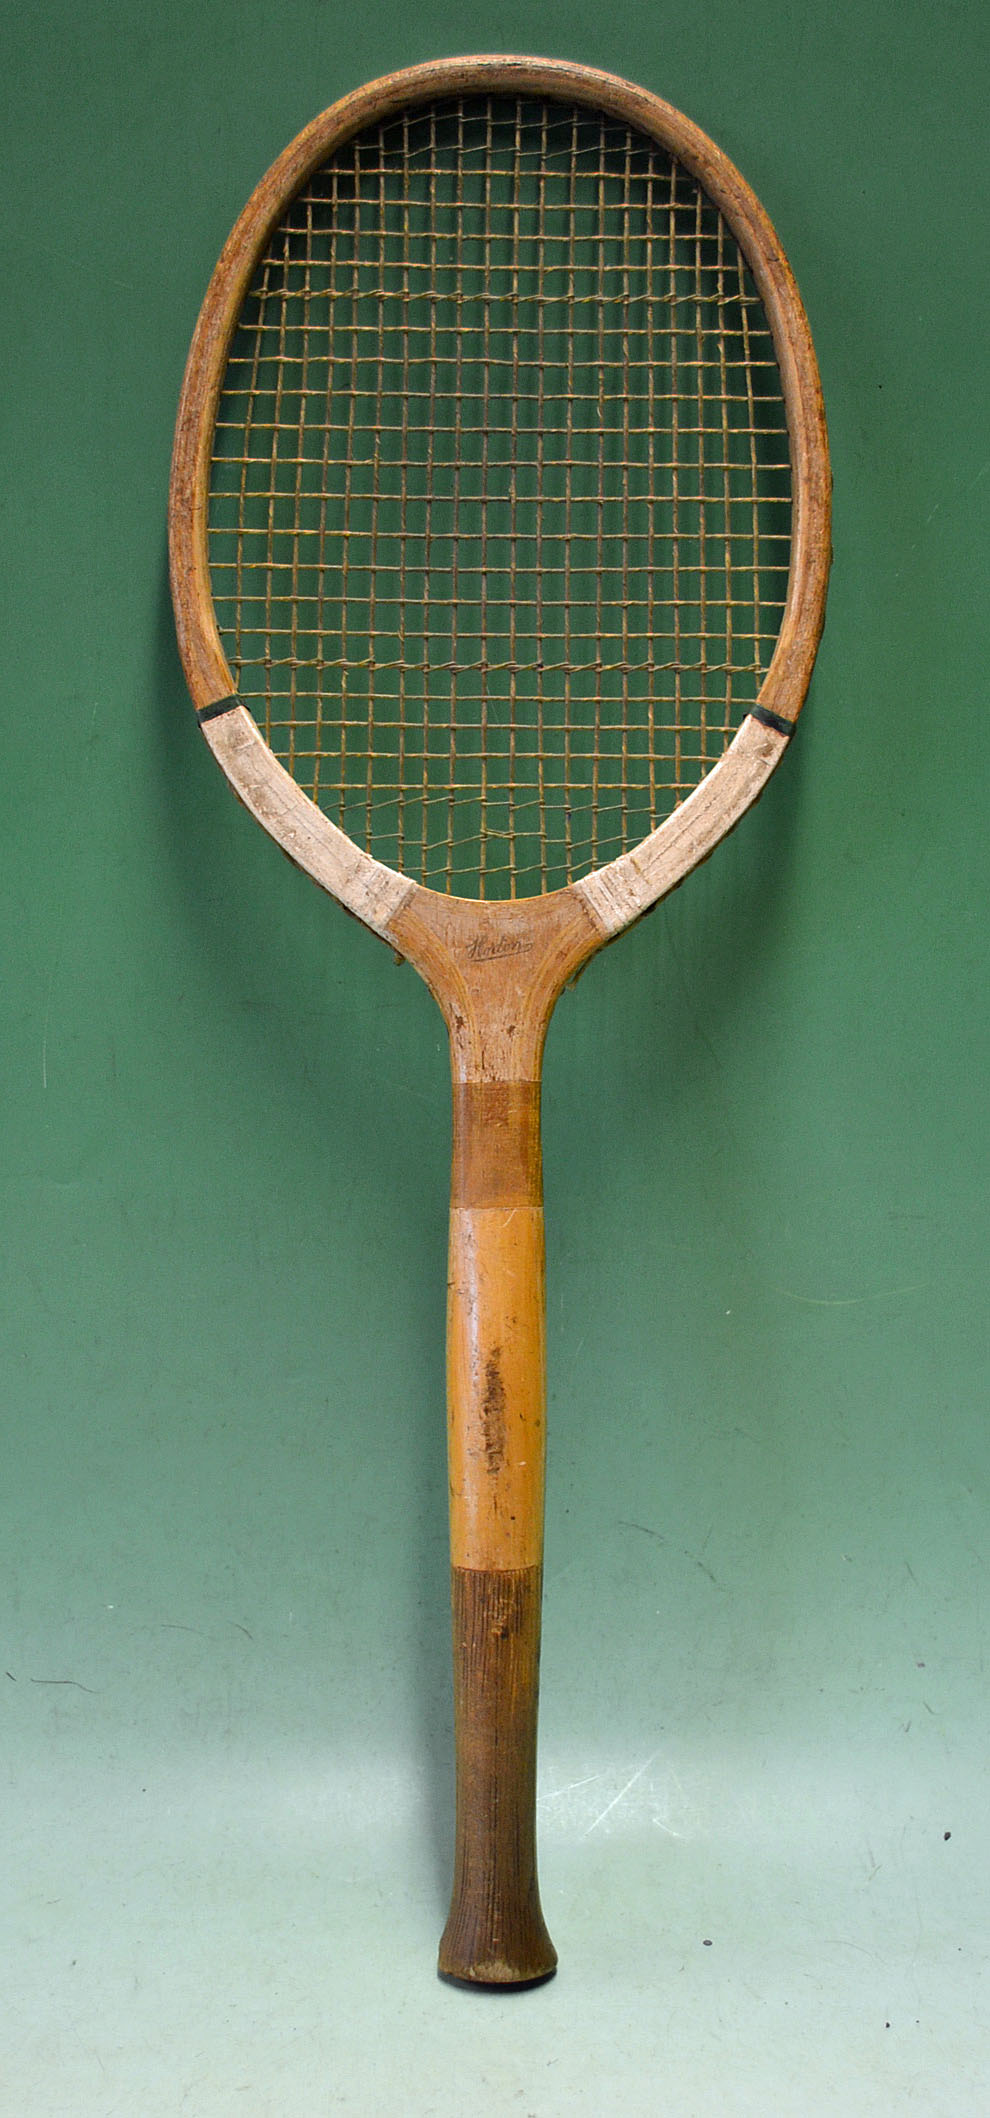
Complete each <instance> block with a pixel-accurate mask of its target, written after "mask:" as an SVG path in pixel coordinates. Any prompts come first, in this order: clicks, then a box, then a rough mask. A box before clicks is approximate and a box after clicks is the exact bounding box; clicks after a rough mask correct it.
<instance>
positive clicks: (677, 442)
mask: <svg viewBox="0 0 990 2118" xmlns="http://www.w3.org/2000/svg"><path fill="white" fill-rule="evenodd" d="M679 173H680V166H679V164H678V163H677V162H676V161H672V162H671V165H670V209H669V213H668V230H669V234H668V242H669V253H668V279H669V292H668V297H667V299H668V302H669V306H670V325H669V331H670V344H669V354H668V358H669V362H670V512H671V538H670V570H671V603H672V610H671V620H672V628H673V659H674V668H673V678H674V727H673V738H674V740H673V752H674V755H673V774H674V796H675V799H676V800H678V801H679V800H680V793H681V720H682V713H681V484H680V479H681V470H680V462H681V432H680V410H681V402H680V387H681V386H680V360H679V354H680V318H679V316H678V313H677V300H678V296H677V203H678V201H677V179H678V175H679Z"/></svg>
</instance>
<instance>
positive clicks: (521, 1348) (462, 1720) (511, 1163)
mask: <svg viewBox="0 0 990 2118" xmlns="http://www.w3.org/2000/svg"><path fill="white" fill-rule="evenodd" d="M545 1338H546V1326H545V1295H544V1248H543V1206H542V1186H541V1171H540V1138H539V1086H538V1084H537V1083H533V1082H513V1083H494V1082H464V1081H460V1082H457V1083H455V1093H454V1169H453V1185H452V1202H451V1216H450V1274H449V1286H448V1308H447V1405H448V1460H449V1468H450V1533H451V1563H452V1602H453V1644H454V1723H455V1744H456V1753H457V1826H456V1854H455V1872H454V1887H453V1898H452V1903H451V1910H450V1917H449V1919H448V1922H447V1926H446V1929H445V1931H444V1935H443V1939H442V1941H441V1944H440V1966H439V1967H440V1971H441V1974H442V1975H443V1976H445V1977H448V1978H459V1979H468V1980H472V1981H474V1982H476V1983H479V1984H492V1985H521V1984H525V1983H527V1982H529V1981H531V1980H534V1979H539V1978H546V1977H548V1976H549V1974H550V1973H551V1972H552V1971H553V1969H554V1967H555V1965H556V1961H557V1958H556V1952H555V1950H554V1947H553V1943H552V1942H551V1940H550V1937H549V1935H548V1933H547V1930H546V1927H545V1925H544V1921H543V1914H542V1911H541V1909H540V1899H539V1890H538V1886H537V1878H536V1719H537V1698H538V1678H539V1657H540V1601H541V1586H542V1574H543V1485H544V1459H545V1426H546V1411H545V1394H546V1393H545V1380H544V1374H545Z"/></svg>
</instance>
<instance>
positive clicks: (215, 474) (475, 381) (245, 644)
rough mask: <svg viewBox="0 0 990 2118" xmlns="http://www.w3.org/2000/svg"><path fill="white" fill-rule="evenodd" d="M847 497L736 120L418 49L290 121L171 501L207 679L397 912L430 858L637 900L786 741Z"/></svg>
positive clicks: (256, 756)
mask: <svg viewBox="0 0 990 2118" xmlns="http://www.w3.org/2000/svg"><path fill="white" fill-rule="evenodd" d="M828 504H829V473H828V459H827V448H826V440H825V427H824V419H823V413H822V405H821V393H820V388H819V383H818V375H817V369H816V365H815V358H814V353H813V349H812V345H811V340H810V336H809V332H808V327H807V323H806V320H805V317H804V312H803V310H802V307H801V304H800V300H799V297H798V294H797V290H796V288H795V285H794V282H793V279H792V277H791V274H790V272H789V269H788V267H787V264H786V261H785V259H784V257H783V253H782V251H781V249H780V246H779V243H778V242H777V239H776V237H775V235H774V232H773V230H772V228H771V227H770V224H769V222H768V221H767V218H766V216H765V214H764V213H763V211H762V208H761V207H760V206H759V204H758V203H757V201H756V199H755V198H754V197H753V195H752V193H751V192H750V190H749V189H748V187H747V186H746V184H745V183H744V182H743V180H742V178H741V177H740V176H739V175H738V173H737V172H736V171H735V170H734V169H733V167H732V165H731V164H730V163H729V162H728V161H727V160H726V158H725V157H724V155H722V154H721V153H720V151H719V150H718V149H717V148H716V147H715V146H714V145H713V144H712V143H711V142H710V141H709V140H707V139H706V138H705V136H704V135H703V134H702V133H700V132H699V131H698V129H697V128H696V127H695V126H693V125H691V124H690V123H689V122H688V121H687V120H686V119H685V118H683V117H681V116H680V115H679V114H678V113H677V112H676V111H674V110H672V109H671V108H670V107H669V106H668V105H667V104H664V103H662V102H660V101H659V100H658V99H657V98H656V97H654V96H651V95H648V94H647V93H645V92H644V91H642V90H640V89H636V88H633V87H631V86H630V85H629V84H628V83H625V82H621V81H618V80H616V79H614V78H613V77H611V76H608V75H605V74H600V73H597V72H593V71H591V70H589V69H586V68H580V67H573V66H568V65H564V64H561V63H557V62H552V61H537V60H522V59H505V58H481V59H468V60H452V61H444V62H441V63H437V64H432V65H427V66H420V67H415V68H412V69H410V70H409V71H407V72H405V73H401V74H396V75H392V76H390V77H388V78H387V79H386V80H384V81H379V82H375V83H372V84H371V85H370V86H369V87H367V88H365V89H362V90H360V91H359V92H357V93H356V94H354V95H351V96H348V97H346V98H345V99H344V100H343V102H341V103H338V104H336V105H335V106H334V107H333V108H332V109H331V110H329V111H327V112H325V113H324V115H323V116H322V117H320V118H318V119H317V120H316V121H315V122H314V124H312V125H311V126H310V127H309V128H308V129H307V130H306V131H305V132H304V133H302V134H301V135H300V136H299V138H298V139H297V140H296V141H295V142H293V144H292V145H291V146H290V147H289V148H288V149H287V150H286V152H285V153H284V154H283V155H282V156H281V157H280V159H279V160H278V161H277V162H276V163H275V165H274V167H273V168H272V170H271V171H270V172H269V174H268V176H267V177H266V178H265V179H264V180H263V182H262V183H261V185H260V186H259V187H258V190H257V191H256V192H255V194H254V197H253V198H252V200H251V201H250V203H249V205H248V206H247V208H246V210H245V212H244V214H243V215H242V217H241V219H240V221H239V222H238V224H237V226H236V228H235V229H234V232H233V234H232V235H231V237H230V240H229V242H228V243H227V246H226V248H225V250H224V252H223V256H222V257H221V259H220V263H219V265H218V266H217V270H216V272H215V274H214V277H213V280H212V282H211V285H210V289H209V292H208V294H207V297H206V301H205V303H204V307H203V311H202V314H201V317H200V321H199V325H198V328H197V332H196V336H195V339H194V342H193V346H192V351H191V354H190V359H189V365H188V370H187V375H186V381H185V385H184V390H183V396H182V404H181V408H180V414H179V422H178V429H177V435H176V445H175V457H174V467H173V482H172V501H171V543H172V569H173V586H174V597H175V604H176V612H177V619H178V629H179V638H180V644H181V649H182V654H183V659H184V662H185V667H186V671H187V675H188V679H189V683H190V687H191V690H192V694H193V698H194V701H195V703H196V705H197V708H198V709H199V713H200V718H201V720H202V722H203V725H204V730H205V732H206V734H207V736H208V738H209V740H210V741H211V743H212V745H213V747H214V749H215V750H216V752H217V754H218V756H219V757H220V760H221V763H222V764H223V765H224V769H225V770H226V771H227V773H228V775H229V777H230V778H231V779H232V780H233V781H234V784H235V786H237V788H238V791H239V792H240V793H241V794H242V795H243V797H244V798H245V800H247V802H248V804H249V806H250V807H252V808H253V809H254V810H255V813H256V814H258V815H259V816H260V818H261V820H262V821H263V822H264V823H265V824H266V825H267V827H268V828H269V829H270V830H271V831H273V833H274V835H275V836H276V837H277V838H279V839H280V841H281V843H282V844H283V845H285V846H286V848H287V850H288V851H290V852H291V853H292V854H293V857H295V858H296V859H297V860H299V861H300V862H301V864H302V865H304V866H306V867H307V868H308V869H309V870H310V872H311V873H313V874H314V875H316V877H317V879H318V880H319V881H321V882H322V883H324V885H325V886H326V887H328V888H330V889H331V890H333V891H334V892H335V894H337V895H338V896H341V897H343V899H344V901H345V902H347V903H348V904H350V906H351V908H352V909H353V910H357V911H358V912H359V913H360V915H361V916H362V917H364V918H366V919H367V920H368V921H369V923H370V924H371V925H373V926H378V927H379V928H381V927H382V926H383V925H384V924H386V923H387V919H388V917H389V914H390V912H391V911H392V910H393V909H394V907H395V905H396V904H397V903H399V902H400V901H401V898H402V896H403V894H404V893H405V891H406V890H407V888H408V886H409V883H410V882H414V883H418V884H420V885H426V886H427V887H428V888H431V889H433V890H436V891H442V892H446V893H448V894H452V895H454V896H461V897H469V898H479V897H484V898H515V897H529V896H535V895H542V894H546V893H548V892H553V891H556V890H559V889H560V888H561V887H564V886H566V885H568V884H572V883H574V882H579V883H582V882H583V885H584V891H583V894H585V895H586V896H587V898H588V901H589V902H590V903H594V905H595V909H596V916H597V917H598V920H599V923H602V922H604V923H605V924H606V925H607V926H608V927H609V929H610V930H614V929H615V928H616V927H618V926H620V925H622V924H624V923H625V921H626V919H628V918H631V917H634V916H635V915H636V913H637V912H638V911H640V910H642V909H644V901H645V903H648V902H650V901H652V900H653V899H655V898H656V896H658V895H659V894H662V891H663V890H664V889H666V888H668V887H670V880H671V876H672V874H673V871H674V869H677V871H678V872H677V873H676V874H675V875H673V879H674V880H679V879H680V875H681V874H682V873H684V872H686V867H687V866H690V865H693V864H694V860H695V859H697V858H699V857H702V854H703V853H704V852H705V851H707V850H710V846H709V843H708V841H709V840H710V841H711V842H712V843H713V842H714V840H715V839H716V838H717V837H718V836H720V835H721V833H722V831H724V830H725V829H726V828H728V825H729V824H730V823H731V822H733V821H734V820H735V816H736V815H737V814H738V813H740V811H741V809H742V808H744V807H745V806H746V805H747V803H748V801H749V800H751V799H752V798H753V795H754V793H755V792H758V791H759V786H760V785H762V783H763V780H764V779H765V778H766V776H767V773H768V771H769V770H770V769H772V765H773V764H774V763H775V762H776V759H777V756H778V755H779V753H780V751H781V749H782V748H783V746H784V743H785V741H786V737H787V735H788V734H789V732H790V730H791V728H792V726H793V723H794V720H795V719H796V716H797V714H798V712H799V710H800V707H801V704H802V701H803V698H804V694H805V690H806V687H807V683H808V678H809V675H810V671H811V666H812V663H813V660H814V654H815V649H816V646H817V641H818V636H819V633H820V630H821V623H822V616H823V609H824V596H825V585H826V577H827V569H828V557H829V536H828ZM238 708H240V711H239V710H238ZM754 717H755V718H754ZM703 786H706V787H707V792H706V794H705V797H704V800H703V801H702V802H699V801H697V800H695V802H694V806H693V808H689V809H688V811H687V812H686V824H685V818H684V817H683V816H682V815H681V812H682V811H683V807H684V805H685V804H686V803H689V802H690V801H691V798H692V796H694V795H695V793H696V790H699V789H701V788H702V787H703ZM679 816H681V821H680V822H678V818H679ZM698 847H700V851H698V850H696V849H697V848H698ZM599 875H600V876H601V878H602V879H601V881H600V883H597V882H596V878H597V877H598V876H599ZM400 878H401V880H400Z"/></svg>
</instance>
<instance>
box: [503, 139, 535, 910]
mask: <svg viewBox="0 0 990 2118" xmlns="http://www.w3.org/2000/svg"><path fill="white" fill-rule="evenodd" d="M521 159H522V104H521V103H520V102H518V101H517V103H516V111H515V132H514V135H513V142H512V203H511V208H510V220H511V231H512V232H511V238H510V240H511V259H512V265H511V286H510V295H509V301H510V312H509V322H510V330H511V354H510V362H511V365H510V376H511V388H510V405H509V587H508V595H509V763H508V780H509V784H508V787H507V789H506V810H507V826H508V833H509V896H510V897H514V896H515V894H516V829H517V821H516V819H517V787H516V705H517V699H516V685H517V681H518V675H517V662H518V654H519V649H518V613H517V609H516V595H517V582H518V572H519V521H518V514H517V507H516V498H517V495H516V466H517V463H518V460H519V203H520V192H521V173H520V167H521ZM537 578H539V561H537ZM541 821H542V816H541Z"/></svg>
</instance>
